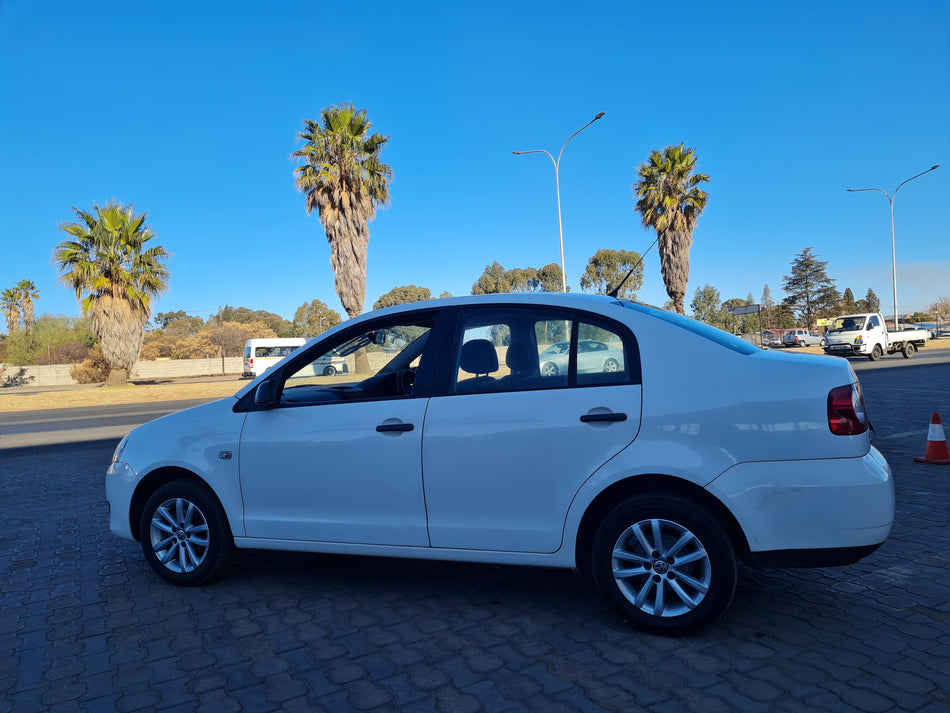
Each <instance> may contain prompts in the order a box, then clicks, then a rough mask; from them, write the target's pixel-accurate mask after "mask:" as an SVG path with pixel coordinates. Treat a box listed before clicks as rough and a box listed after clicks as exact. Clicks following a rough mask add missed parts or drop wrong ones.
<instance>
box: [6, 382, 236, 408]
mask: <svg viewBox="0 0 950 713" xmlns="http://www.w3.org/2000/svg"><path fill="white" fill-rule="evenodd" d="M245 384H247V381H216V382H208V383H199V384H153V385H145V386H120V387H108V386H102V387H98V388H93V389H77V390H68V391H47V392H43V393H39V394H22V393H20V394H18V393H6V392H7V391H10V392H13V391H14V390H13V389H9V390H7V389H5V390H4V391H3V392H0V411H3V412H9V411H38V410H43V409H52V408H81V407H83V406H106V405H111V404H136V403H147V402H149V401H180V400H183V399H215V398H223V397H225V396H231V395H232V394H234V392H236V391H237V390H238V389H240V388H241V387H242V386H244V385H245Z"/></svg>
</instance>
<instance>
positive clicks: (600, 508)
mask: <svg viewBox="0 0 950 713" xmlns="http://www.w3.org/2000/svg"><path fill="white" fill-rule="evenodd" d="M646 494H670V495H678V496H680V497H683V498H687V499H689V500H692V501H693V502H695V503H696V504H697V505H699V506H701V507H703V508H705V509H706V510H707V511H708V512H709V514H710V515H712V516H713V517H714V518H715V519H716V520H717V521H718V522H720V523H721V524H722V526H723V530H724V531H725V533H726V536H727V537H728V538H729V541H730V542H731V543H732V546H733V549H734V550H735V553H736V555H737V556H738V557H739V559H740V560H741V561H747V559H748V555H749V541H748V540H747V539H746V536H745V533H744V532H743V530H742V527H741V526H740V525H739V522H738V521H737V520H736V518H735V517H734V516H733V514H732V513H731V512H729V508H727V507H726V506H725V505H723V504H722V502H721V501H720V500H719V499H718V498H716V497H715V496H714V495H712V494H711V493H710V492H709V491H707V490H704V489H703V488H701V487H699V486H698V485H695V484H693V483H690V482H689V481H687V480H683V479H682V478H677V477H675V476H671V475H662V474H649V475H635V476H631V477H629V478H626V479H624V480H620V481H617V482H616V483H613V484H612V485H610V486H609V487H608V488H606V489H604V490H603V492H601V493H600V494H599V495H598V496H597V497H596V498H594V500H593V501H591V503H590V505H588V506H587V510H585V511H584V515H583V517H582V518H581V523H580V526H579V527H578V528H577V538H576V541H575V549H574V560H575V564H576V567H577V569H579V570H581V571H589V570H590V567H591V554H592V548H593V544H594V536H595V535H596V534H597V528H598V527H599V525H600V523H601V522H602V521H603V519H604V518H605V517H606V516H607V513H609V512H610V511H611V510H612V509H613V508H614V507H616V506H617V505H618V504H620V503H621V502H623V501H624V500H627V499H628V498H631V497H634V496H637V495H646Z"/></svg>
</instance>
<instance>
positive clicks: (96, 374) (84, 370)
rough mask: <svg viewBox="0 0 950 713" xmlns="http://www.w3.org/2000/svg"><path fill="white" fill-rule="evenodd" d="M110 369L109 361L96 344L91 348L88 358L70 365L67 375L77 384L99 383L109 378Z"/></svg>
mask: <svg viewBox="0 0 950 713" xmlns="http://www.w3.org/2000/svg"><path fill="white" fill-rule="evenodd" d="M110 371H111V369H110V367H109V362H107V361H106V358H105V357H104V356H103V355H102V350H101V349H100V348H99V347H98V346H96V347H93V349H92V350H91V353H90V356H89V358H88V359H84V360H83V361H82V362H81V363H79V364H74V365H73V366H72V368H71V369H70V370H69V375H70V376H71V377H73V380H74V381H75V382H76V383H77V384H100V383H102V382H104V381H105V380H106V379H107V378H109V372H110Z"/></svg>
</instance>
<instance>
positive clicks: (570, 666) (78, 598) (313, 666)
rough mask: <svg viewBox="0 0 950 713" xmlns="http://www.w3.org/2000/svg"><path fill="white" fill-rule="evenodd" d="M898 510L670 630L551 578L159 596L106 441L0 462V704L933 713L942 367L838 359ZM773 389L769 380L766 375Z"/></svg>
mask: <svg viewBox="0 0 950 713" xmlns="http://www.w3.org/2000/svg"><path fill="white" fill-rule="evenodd" d="M860 375H861V379H862V383H863V384H864V387H865V392H866V395H867V397H868V400H869V402H870V407H871V413H872V418H873V419H874V422H875V427H876V430H877V439H876V443H877V445H878V447H880V448H881V449H882V450H883V451H884V453H885V455H886V456H887V457H888V459H889V461H890V462H891V465H892V467H893V469H894V471H895V477H896V483H897V492H898V501H897V522H896V524H895V527H894V531H893V534H892V536H891V538H890V539H889V541H888V542H887V543H886V544H885V545H884V546H883V547H882V548H881V549H880V550H878V551H877V552H876V553H875V554H874V555H872V556H871V557H869V558H867V559H866V560H864V561H862V562H861V563H858V564H857V565H853V566H851V567H846V568H838V569H830V570H797V571H771V570H769V571H754V570H748V569H744V570H742V572H741V577H740V584H739V590H738V593H737V595H736V599H735V602H734V603H733V606H732V608H731V610H730V611H729V613H728V614H727V615H726V617H725V618H724V619H723V620H721V621H720V622H718V623H717V624H715V625H714V626H712V627H711V628H709V629H708V630H706V631H704V632H703V633H702V634H700V635H697V636H694V637H690V638H682V639H667V638H661V637H655V636H648V635H644V634H641V633H638V632H636V631H633V630H631V629H629V628H628V627H627V626H626V625H625V624H624V623H623V622H621V621H619V620H618V619H617V618H616V617H615V616H614V615H613V614H612V613H611V612H609V611H608V610H607V609H606V608H605V606H604V605H603V604H602V603H601V601H600V599H599V598H598V596H597V595H596V593H595V592H594V590H593V588H592V586H591V585H590V584H589V583H588V582H587V581H585V580H584V579H583V578H581V577H579V576H578V575H576V574H574V573H572V572H562V571H551V570H535V569H526V568H514V567H495V566H480V565H465V564H451V563H425V562H414V561H398V560H384V559H360V558H342V557H331V556H315V555H299V554H273V553H259V552H252V553H242V554H241V556H240V558H239V561H238V565H237V567H236V569H235V571H234V573H233V575H232V576H231V577H230V578H228V579H226V580H224V581H222V582H219V583H217V584H214V585H212V586H208V587H203V588H197V589H181V588H175V587H172V586H169V585H166V584H164V583H163V582H162V581H161V580H159V579H158V578H157V577H156V576H155V575H153V574H152V573H151V571H150V570H149V569H148V567H147V565H146V564H145V561H144V558H143V556H142V554H141V551H140V550H139V549H138V547H137V546H136V545H135V544H134V543H131V542H127V541H124V540H120V539H118V538H116V537H114V536H113V535H112V534H111V533H110V532H109V530H108V512H107V505H106V503H105V497H104V492H103V473H104V470H105V466H106V463H107V461H108V459H109V456H110V455H111V448H112V445H114V444H110V443H98V444H96V443H92V444H85V445H72V446H55V447H49V448H36V449H32V450H29V451H6V452H0V516H2V517H0V573H2V584H0V593H2V600H0V713H6V712H8V711H11V712H12V711H15V712H16V713H24V712H30V711H57V712H58V711H77V710H82V711H113V710H114V711H122V712H124V711H169V712H174V713H179V712H184V711H213V712H214V713H219V712H227V711H245V712H248V713H250V712H252V711H261V712H267V711H329V712H333V713H338V712H340V711H388V710H398V711H406V712H407V713H415V712H424V711H442V712H444V713H465V712H468V711H473V712H474V711H492V712H494V711H499V712H501V711H522V710H528V711H534V710H537V711H545V712H546V713H559V712H561V711H565V712H566V711H651V712H654V713H666V712H669V713H674V712H676V713H679V712H681V711H697V712H700V711H701V712H702V713H715V712H717V711H741V712H742V713H756V712H757V711H761V712H762V713H767V712H768V713H771V712H773V711H779V712H782V711H787V712H789V713H791V712H794V713H803V712H804V713H807V712H809V711H815V712H816V713H817V712H819V711H820V712H821V713H828V712H835V711H866V712H875V713H876V712H882V711H920V712H921V713H938V712H944V713H945V712H946V711H948V710H950V693H948V690H950V633H948V630H950V566H948V565H950V523H948V516H950V467H940V466H928V465H923V464H916V463H913V462H912V460H911V458H912V456H914V455H922V454H923V449H924V445H925V439H926V433H927V424H928V423H929V418H930V413H931V411H934V410H938V411H939V410H943V411H944V412H945V414H946V416H945V420H947V421H950V365H946V364H942V365H936V366H908V367H906V368H898V369H885V370H880V371H877V370H875V371H861V372H860ZM776 389H777V391H780V390H781V385H776Z"/></svg>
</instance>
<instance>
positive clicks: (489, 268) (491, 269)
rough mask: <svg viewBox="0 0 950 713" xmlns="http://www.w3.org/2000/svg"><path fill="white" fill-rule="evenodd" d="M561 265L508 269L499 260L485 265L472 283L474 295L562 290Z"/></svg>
mask: <svg viewBox="0 0 950 713" xmlns="http://www.w3.org/2000/svg"><path fill="white" fill-rule="evenodd" d="M560 291H561V267H560V265H557V264H555V263H551V264H549V265H545V266H544V267H542V268H540V269H538V268H534V267H527V268H524V269H522V268H518V267H513V268H512V269H510V270H506V269H505V268H504V267H502V266H501V265H500V264H499V263H498V262H497V261H495V262H493V263H492V264H491V265H486V266H485V271H484V272H483V273H482V274H481V277H479V278H478V280H477V281H476V282H475V284H474V285H472V294H473V295H491V294H499V293H505V292H560Z"/></svg>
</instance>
